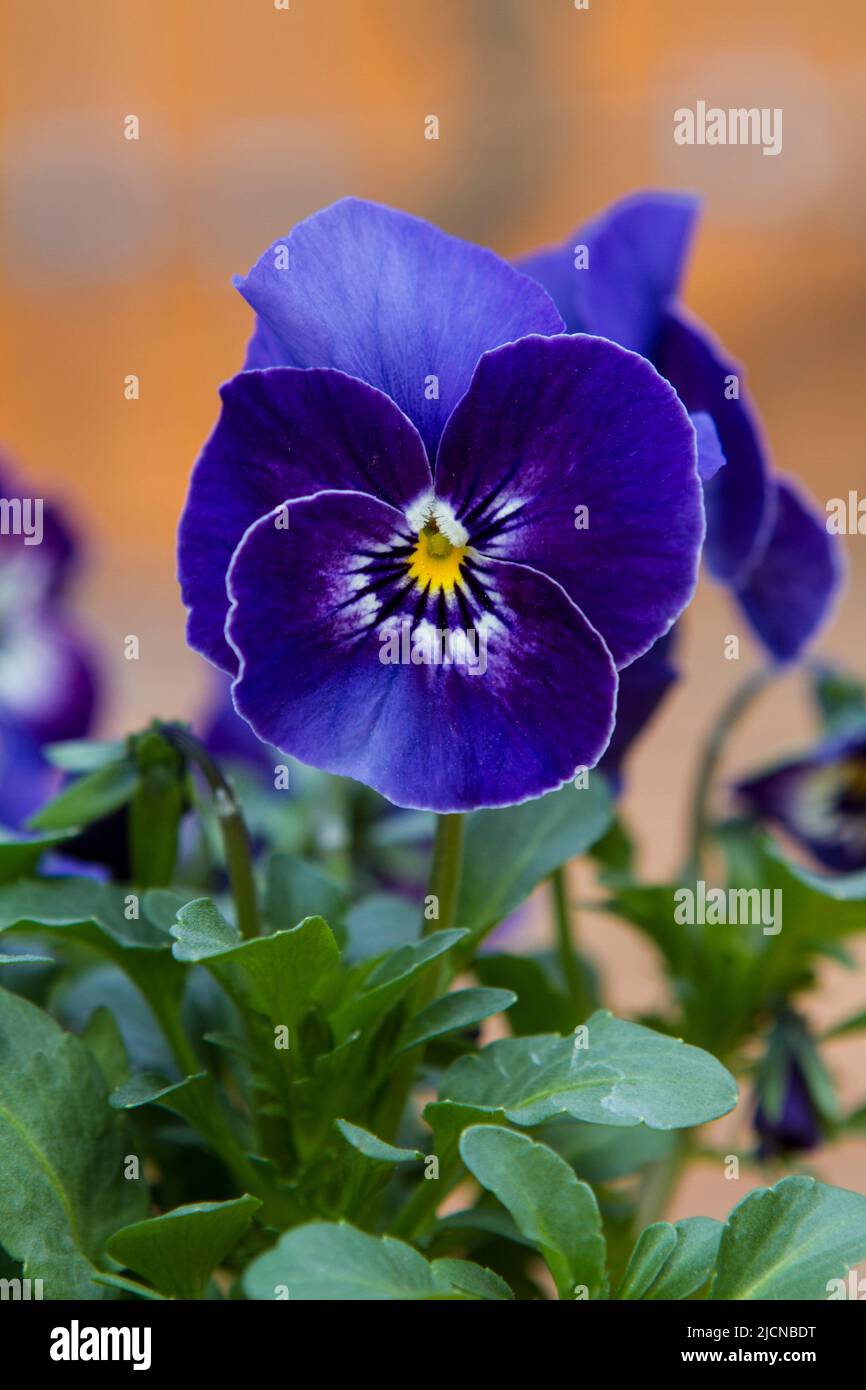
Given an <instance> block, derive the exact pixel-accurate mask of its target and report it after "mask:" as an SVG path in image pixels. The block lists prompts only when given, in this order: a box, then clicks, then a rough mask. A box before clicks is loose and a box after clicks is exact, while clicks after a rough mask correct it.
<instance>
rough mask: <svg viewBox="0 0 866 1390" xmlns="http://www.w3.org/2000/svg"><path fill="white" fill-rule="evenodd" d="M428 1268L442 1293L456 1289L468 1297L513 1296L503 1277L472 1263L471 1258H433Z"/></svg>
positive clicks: (499, 1297)
mask: <svg viewBox="0 0 866 1390" xmlns="http://www.w3.org/2000/svg"><path fill="white" fill-rule="evenodd" d="M430 1268H431V1269H432V1271H433V1281H434V1283H435V1284H436V1285H437V1287H440V1288H441V1289H442V1292H443V1293H450V1292H452V1291H453V1290H455V1289H457V1290H459V1292H460V1293H464V1294H468V1296H469V1297H470V1298H483V1299H496V1300H501V1299H509V1298H513V1297H514V1294H513V1293H512V1292H511V1290H510V1288H509V1287H508V1285H507V1284H506V1282H505V1280H504V1279H500V1277H499V1275H498V1274H494V1273H493V1271H492V1270H491V1269H484V1268H482V1266H481V1265H476V1264H473V1263H472V1261H471V1260H453V1259H448V1258H445V1259H441V1260H434V1261H433V1263H432V1264H431V1266H430Z"/></svg>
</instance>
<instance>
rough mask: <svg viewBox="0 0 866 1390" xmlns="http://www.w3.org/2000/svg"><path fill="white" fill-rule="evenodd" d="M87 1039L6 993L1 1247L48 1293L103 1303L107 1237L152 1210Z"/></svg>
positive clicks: (0, 1015) (0, 1026)
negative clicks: (128, 1168) (127, 1163)
mask: <svg viewBox="0 0 866 1390" xmlns="http://www.w3.org/2000/svg"><path fill="white" fill-rule="evenodd" d="M126 1152H127V1145H126V1144H125V1142H124V1137H123V1131H122V1128H121V1125H120V1122H119V1120H118V1118H117V1117H114V1116H112V1114H111V1112H110V1110H109V1109H108V1107H107V1105H106V1087H105V1082H104V1081H103V1078H102V1075H101V1073H100V1070H99V1067H98V1066H97V1063H96V1060H95V1058H94V1057H93V1056H92V1055H91V1053H90V1051H89V1049H88V1048H87V1046H86V1044H85V1043H84V1042H82V1041H81V1039H80V1038H76V1037H74V1036H73V1035H72V1034H71V1033H64V1032H63V1031H62V1030H61V1029H60V1028H59V1027H58V1026H57V1024H56V1023H55V1022H54V1020H53V1019H51V1018H49V1017H48V1015H47V1014H45V1013H43V1012H42V1011H41V1010H40V1009H37V1008H36V1007H35V1006H34V1005H33V1004H31V1003H29V1001H27V1000H26V999H21V998H19V997H18V996H17V995H14V994H7V993H6V992H5V991H0V1171H2V1173H3V1181H2V1183H0V1245H2V1246H3V1247H4V1248H5V1249H6V1251H7V1252H8V1253H9V1255H11V1256H12V1258H13V1259H15V1260H19V1261H21V1262H22V1264H23V1265H24V1273H25V1276H26V1277H27V1278H34V1279H42V1280H43V1281H44V1286H45V1287H44V1294H45V1297H46V1298H48V1299H66V1298H68V1299H96V1298H103V1297H105V1293H104V1291H103V1290H102V1289H101V1288H100V1287H99V1286H98V1285H96V1284H94V1283H93V1276H94V1274H95V1273H96V1272H97V1269H98V1267H99V1264H100V1261H101V1258H102V1250H103V1247H104V1244H105V1241H106V1238H107V1237H108V1236H109V1235H111V1234H112V1232H114V1231H115V1230H117V1228H118V1227H119V1226H122V1225H124V1224H126V1223H127V1222H129V1221H133V1220H136V1219H137V1218H138V1217H139V1216H141V1215H143V1213H144V1211H145V1210H146V1207H147V1189H146V1187H145V1185H144V1183H143V1182H141V1181H140V1180H127V1179H126V1178H125V1177H124V1175H123V1166H124V1156H125V1154H126Z"/></svg>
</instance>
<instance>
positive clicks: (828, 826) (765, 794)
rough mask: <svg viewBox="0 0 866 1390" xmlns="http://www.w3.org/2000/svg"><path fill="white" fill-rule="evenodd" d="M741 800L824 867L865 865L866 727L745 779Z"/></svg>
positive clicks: (848, 868) (849, 870)
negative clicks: (780, 829)
mask: <svg viewBox="0 0 866 1390" xmlns="http://www.w3.org/2000/svg"><path fill="white" fill-rule="evenodd" d="M737 794H738V796H739V798H740V800H741V801H742V802H743V803H744V804H745V805H746V806H747V807H748V809H749V810H750V811H751V812H752V814H753V815H755V816H756V817H758V818H759V819H760V820H765V821H769V822H770V823H771V824H774V825H778V826H780V827H781V828H782V829H783V830H785V831H786V832H787V834H789V835H790V836H791V837H792V838H793V839H794V840H796V841H797V843H798V844H800V845H802V846H803V847H804V848H805V849H807V850H808V851H809V853H810V854H811V855H812V856H813V857H814V858H815V859H816V860H817V862H818V863H819V864H821V865H823V867H824V868H827V869H833V870H836V871H838V872H842V873H853V872H854V871H855V870H859V869H866V730H860V731H859V732H857V733H854V732H852V733H850V734H846V735H845V736H842V737H836V738H833V739H829V740H827V741H826V742H825V743H823V744H821V745H820V746H819V747H818V748H816V749H815V750H814V752H812V753H811V754H809V755H808V756H806V757H804V758H798V759H795V760H793V761H790V762H785V763H781V764H780V765H779V766H777V767H774V768H772V769H770V770H769V771H768V772H764V773H761V774H760V775H758V776H756V777H751V778H748V779H747V780H745V781H742V782H740V783H739V784H738V786H737Z"/></svg>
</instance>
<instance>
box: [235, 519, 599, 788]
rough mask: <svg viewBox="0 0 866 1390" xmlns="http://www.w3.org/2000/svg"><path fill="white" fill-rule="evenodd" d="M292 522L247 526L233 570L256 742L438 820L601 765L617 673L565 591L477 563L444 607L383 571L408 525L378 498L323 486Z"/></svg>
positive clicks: (240, 687) (247, 709)
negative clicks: (466, 584)
mask: <svg viewBox="0 0 866 1390" xmlns="http://www.w3.org/2000/svg"><path fill="white" fill-rule="evenodd" d="M289 514H290V518H289V519H290V524H289V527H288V529H287V530H278V529H277V528H276V526H275V525H274V517H264V518H262V519H261V520H260V521H258V522H257V523H256V524H255V525H254V526H252V527H251V528H250V530H249V531H248V532H247V534H246V536H245V538H244V540H243V542H242V543H241V545H240V546H239V547H238V550H237V552H236V554H235V557H234V560H233V562H232V567H231V571H230V575H229V588H230V592H231V595H232V599H233V607H232V612H231V614H230V617H229V622H228V625H227V627H228V632H229V635H230V638H231V641H232V644H233V646H234V647H235V649H236V650H237V652H238V655H239V657H240V660H241V666H240V674H239V675H238V678H237V680H236V682H235V686H234V697H235V704H236V707H237V709H238V711H239V713H240V714H242V715H243V716H244V718H246V719H247V720H249V722H250V724H251V725H252V727H253V728H254V730H255V732H256V733H257V734H258V736H259V737H260V738H262V739H264V740H266V741H267V742H268V743H272V744H274V745H276V746H277V747H279V748H281V749H283V750H284V751H285V752H286V753H289V754H291V755H292V756H294V757H296V758H299V759H300V760H301V761H302V762H308V763H313V764H314V765H315V766H317V767H321V768H324V769H325V770H327V771H330V772H334V773H339V774H341V775H345V776H348V777H353V778H356V779H358V780H359V781H361V782H365V783H367V785H369V786H371V787H373V788H375V790H377V791H379V792H381V793H382V794H383V795H384V796H386V797H388V798H389V800H391V801H392V802H394V803H395V804H397V805H400V806H409V807H417V808H422V809H428V810H434V811H439V812H456V811H464V810H469V809H471V808H473V807H476V806H497V805H506V804H510V803H513V802H519V801H523V800H526V799H528V798H531V797H536V796H540V795H541V794H542V793H543V792H546V791H549V790H551V789H552V788H554V787H557V786H560V785H561V784H562V783H563V782H564V781H566V780H567V779H568V778H569V777H570V776H572V775H573V773H574V771H575V769H576V768H577V767H579V766H592V765H594V764H595V762H596V761H597V759H598V758H599V756H600V755H601V753H602V752H603V750H604V747H605V745H606V743H607V741H608V738H609V735H610V731H611V726H612V723H613V710H614V703H615V694H616V673H615V671H614V668H613V664H612V662H611V658H610V655H609V653H608V651H607V649H606V647H605V645H604V643H603V642H602V640H601V638H600V637H599V636H598V634H597V633H596V632H595V631H594V630H593V628H592V627H591V626H590V625H589V623H588V622H587V621H586V619H585V618H584V617H583V615H582V614H581V613H580V612H579V611H578V609H577V608H576V607H575V606H574V604H573V603H572V602H571V601H570V599H569V598H568V597H567V595H566V594H565V593H564V592H563V590H562V589H561V588H560V587H559V586H558V585H557V584H555V583H553V582H552V581H551V580H550V579H548V578H546V577H545V576H544V575H541V574H538V573H536V572H535V571H534V570H532V569H530V568H527V567H524V566H520V565H513V564H502V563H497V562H496V561H488V560H484V559H483V558H478V559H477V561H476V562H475V563H474V566H473V584H472V587H471V589H469V588H467V590H466V591H465V592H464V593H462V596H461V597H460V599H459V602H458V600H457V596H456V594H455V592H454V591H453V590H452V591H451V593H450V594H449V595H448V596H447V597H446V596H444V595H440V599H439V600H438V601H437V600H433V599H431V598H430V596H429V595H428V594H427V593H426V591H423V590H421V589H420V588H419V586H418V584H417V583H416V582H415V581H414V580H413V579H412V578H411V576H410V574H409V565H408V563H407V562H406V561H405V560H402V561H400V560H398V563H397V567H396V573H395V574H394V575H393V577H391V578H389V577H388V574H387V569H388V565H389V563H390V562H389V560H388V556H389V554H397V555H398V556H400V555H402V552H403V548H404V547H405V542H406V539H407V524H406V521H405V519H404V517H403V516H402V514H401V513H400V512H398V511H396V510H394V509H392V508H391V507H389V506H387V505H386V504H385V503H383V502H380V501H378V500H376V499H375V498H372V497H367V496H363V495H361V494H357V493H336V492H330V493H327V492H323V493H319V494H317V495H316V496H314V497H310V498H304V499H301V500H299V501H296V502H294V503H292V504H291V505H290V507H289ZM439 603H441V617H439V616H437V607H438V604H439ZM464 613H465V616H467V617H468V618H469V623H468V624H467V625H465V626H462V627H458V626H457V624H459V623H461V622H462V620H463V619H462V616H461V615H462V614H464ZM431 619H432V621H431ZM442 631H448V632H449V633H450V634H452V637H451V638H450V639H449V640H450V641H451V642H452V646H451V651H452V652H453V653H454V659H453V660H452V663H451V664H446V662H445V660H444V659H442V650H443V649H442V648H441V647H440V648H439V658H440V659H439V660H437V659H436V656H435V653H436V650H437V648H436V643H435V641H434V638H435V636H436V633H437V632H442ZM412 654H414V655H415V658H416V659H415V661H414V662H413V661H412V659H411V658H412ZM425 655H426V656H427V658H428V659H427V661H426V662H425V661H424V660H423V657H424V656H425Z"/></svg>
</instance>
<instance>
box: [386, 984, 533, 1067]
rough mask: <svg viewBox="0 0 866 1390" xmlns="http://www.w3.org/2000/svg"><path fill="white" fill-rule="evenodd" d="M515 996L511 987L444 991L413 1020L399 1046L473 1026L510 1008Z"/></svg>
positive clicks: (405, 1047)
mask: <svg viewBox="0 0 866 1390" xmlns="http://www.w3.org/2000/svg"><path fill="white" fill-rule="evenodd" d="M516 1000H517V995H516V994H512V992H511V990H510V989H457V990H453V991H452V992H451V993H450V994H443V995H442V996H441V998H439V999H434V1000H433V1002H432V1003H430V1004H428V1005H427V1007H426V1008H425V1009H422V1010H421V1012H420V1014H416V1015H415V1017H414V1018H413V1019H411V1020H410V1022H409V1024H408V1026H407V1028H406V1030H405V1032H404V1033H403V1035H402V1037H401V1039H400V1045H399V1049H398V1050H399V1051H400V1052H406V1051H408V1049H409V1048H411V1047H417V1046H418V1044H419V1043H422V1042H428V1041H429V1040H430V1039H431V1038H440V1037H442V1036H444V1034H446V1033H455V1032H459V1031H460V1030H461V1029H463V1028H472V1027H474V1025H475V1024H476V1023H480V1022H481V1021H482V1019H485V1018H491V1017H492V1016H493V1015H494V1014H499V1013H503V1012H504V1011H505V1010H506V1009H510V1008H511V1005H512V1004H514V1003H515V1002H516Z"/></svg>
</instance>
